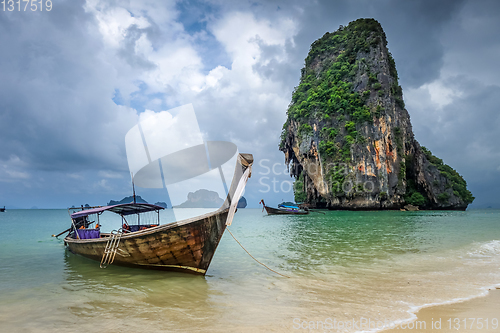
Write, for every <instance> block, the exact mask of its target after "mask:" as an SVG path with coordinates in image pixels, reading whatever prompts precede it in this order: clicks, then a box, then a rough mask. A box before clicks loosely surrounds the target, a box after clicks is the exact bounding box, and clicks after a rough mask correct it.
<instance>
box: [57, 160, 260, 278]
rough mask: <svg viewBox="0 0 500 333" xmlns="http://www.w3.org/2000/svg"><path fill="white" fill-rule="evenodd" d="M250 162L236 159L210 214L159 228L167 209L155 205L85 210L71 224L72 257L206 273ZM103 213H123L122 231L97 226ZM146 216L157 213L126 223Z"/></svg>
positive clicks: (69, 245) (67, 239)
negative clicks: (223, 192)
mask: <svg viewBox="0 0 500 333" xmlns="http://www.w3.org/2000/svg"><path fill="white" fill-rule="evenodd" d="M252 163H253V156H252V155H251V154H239V155H238V159H237V163H236V170H235V173H234V176H233V179H232V182H231V186H230V189H229V191H228V195H227V197H226V200H225V202H224V204H223V205H222V206H221V207H220V208H219V209H218V210H216V211H214V212H212V213H208V214H205V215H201V216H197V217H195V218H190V219H186V220H182V221H176V222H172V223H168V224H160V221H159V220H160V214H159V211H160V210H162V209H163V207H160V206H155V205H152V204H145V203H130V204H120V205H114V206H105V207H98V208H93V209H87V210H82V211H78V212H75V213H73V214H71V222H72V225H71V228H70V231H69V234H68V235H67V236H66V237H65V238H64V243H65V245H66V246H67V248H68V249H69V251H71V252H72V253H75V254H79V255H82V256H84V257H87V258H90V259H93V260H96V261H100V262H101V267H106V266H107V265H109V264H111V263H112V264H116V265H120V266H131V267H140V268H149V269H160V270H167V271H181V272H187V273H193V274H199V275H205V273H206V272H207V269H208V266H209V265H210V262H211V260H212V258H213V256H214V253H215V250H216V249H217V245H218V244H219V241H220V239H221V237H222V234H223V233H224V230H225V229H226V226H228V225H231V222H232V220H233V217H234V213H235V212H236V206H237V204H238V201H239V199H240V197H241V195H242V193H243V190H244V188H245V185H246V182H247V179H248V178H249V177H250V175H251V166H252ZM105 211H110V212H113V213H116V214H118V215H120V216H121V217H122V222H123V224H124V225H123V228H120V229H119V230H117V231H113V232H111V233H101V232H100V229H99V227H97V226H96V225H93V223H95V222H97V224H99V216H100V214H102V213H103V212H105ZM148 212H149V213H150V215H151V213H152V214H153V215H155V214H156V215H157V219H156V220H155V221H154V222H153V223H149V224H139V223H138V224H137V225H132V224H128V221H127V219H129V217H130V219H131V217H136V218H137V221H141V219H140V216H141V214H144V213H148ZM92 219H94V221H93V222H92V221H91V220H92ZM142 222H144V220H142ZM142 222H141V223H142ZM149 222H151V220H150V221H149ZM89 227H93V228H89ZM80 228H81V229H80ZM66 231H67V230H66Z"/></svg>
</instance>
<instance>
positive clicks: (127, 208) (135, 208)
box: [71, 203, 165, 219]
mask: <svg viewBox="0 0 500 333" xmlns="http://www.w3.org/2000/svg"><path fill="white" fill-rule="evenodd" d="M161 209H165V208H163V207H161V206H156V205H153V204H148V203H127V204H119V205H114V206H104V207H99V208H92V209H86V210H82V211H80V212H76V213H73V214H71V218H72V219H75V218H77V217H82V216H87V215H91V214H99V213H102V212H104V211H107V210H109V211H111V212H113V213H116V214H118V215H131V214H139V213H146V212H152V211H159V210H161Z"/></svg>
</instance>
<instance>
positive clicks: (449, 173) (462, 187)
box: [422, 147, 475, 204]
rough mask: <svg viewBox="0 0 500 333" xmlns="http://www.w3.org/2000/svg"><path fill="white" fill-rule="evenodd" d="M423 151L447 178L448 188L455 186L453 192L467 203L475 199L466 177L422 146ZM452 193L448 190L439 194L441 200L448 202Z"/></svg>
mask: <svg viewBox="0 0 500 333" xmlns="http://www.w3.org/2000/svg"><path fill="white" fill-rule="evenodd" d="M422 151H423V152H424V154H425V157H427V160H428V161H429V163H431V164H432V165H434V166H435V167H437V169H438V170H439V172H440V174H441V176H443V177H445V178H446V179H447V184H446V185H447V188H453V193H454V194H455V195H456V196H458V197H459V198H460V199H462V200H463V201H464V202H465V203H466V204H470V203H472V202H473V201H474V199H475V198H474V196H473V195H472V193H471V192H470V191H469V190H468V189H467V182H466V181H465V179H464V178H463V177H462V176H461V175H460V174H459V173H458V172H457V171H456V170H455V169H453V168H452V167H450V166H449V165H447V164H444V163H443V160H442V159H440V158H437V157H436V156H434V155H432V153H431V151H430V150H429V149H427V148H425V147H422ZM449 197H450V195H449V194H448V193H446V192H443V193H441V194H440V195H439V196H438V198H437V199H438V200H439V201H440V202H447V201H448V199H449Z"/></svg>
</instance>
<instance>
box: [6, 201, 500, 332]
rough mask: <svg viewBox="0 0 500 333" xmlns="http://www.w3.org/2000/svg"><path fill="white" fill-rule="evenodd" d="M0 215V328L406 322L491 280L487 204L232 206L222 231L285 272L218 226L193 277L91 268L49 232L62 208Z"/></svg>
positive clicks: (498, 231) (496, 276) (494, 258)
mask: <svg viewBox="0 0 500 333" xmlns="http://www.w3.org/2000/svg"><path fill="white" fill-rule="evenodd" d="M9 213H11V215H2V216H1V217H0V218H1V219H2V220H0V224H1V225H2V227H3V230H2V231H3V232H2V233H0V247H1V251H0V261H1V263H2V265H0V323H1V327H2V331H6V332H24V331H25V332H84V331H85V332H87V331H102V330H106V331H110V332H137V331H153V332H171V331H208V332H221V331H236V332H255V331H261V332H267V331H275V332H288V331H291V330H293V327H294V326H293V325H294V322H293V320H294V319H296V318H298V319H300V320H308V321H315V320H318V321H324V320H325V319H326V318H332V319H337V320H352V319H359V318H360V317H365V318H372V319H382V320H394V321H395V320H402V319H408V318H410V317H411V315H410V314H409V313H408V310H410V309H412V307H413V306H422V305H424V304H427V303H433V302H444V301H449V300H452V299H454V298H459V297H470V296H473V295H477V294H479V293H480V292H481V288H482V287H485V286H488V285H492V284H498V283H500V270H499V269H498V267H500V228H499V226H500V225H499V223H500V218H499V217H500V212H498V211H496V212H487V211H471V212H411V213H410V212H399V211H398V212H325V213H326V215H322V214H314V213H312V214H310V215H308V216H265V215H264V214H262V213H261V212H260V210H253V209H242V210H239V211H238V214H236V217H235V221H234V222H233V225H232V226H231V227H230V229H231V231H232V232H233V234H234V235H235V236H236V237H237V238H238V240H239V241H241V242H242V244H243V245H244V246H245V247H246V248H247V250H249V251H250V253H252V255H253V256H255V257H256V258H257V259H258V260H260V261H262V262H264V263H265V264H267V265H269V266H270V267H272V268H274V269H276V270H278V271H280V272H282V273H284V274H286V275H288V276H291V278H289V279H287V278H283V277H280V276H278V275H275V274H273V273H272V272H270V271H268V270H266V269H265V268H263V267H262V266H260V265H258V264H257V263H256V262H255V261H253V260H252V259H251V258H250V257H249V256H248V255H247V254H246V253H245V252H244V251H243V250H242V249H241V248H240V247H239V245H238V244H237V243H236V242H234V240H233V239H232V238H231V237H230V236H229V235H228V234H227V233H225V234H224V236H223V238H222V240H221V243H220V245H219V247H218V249H217V251H216V253H215V256H214V258H213V261H212V263H211V266H210V268H209V270H208V272H207V275H206V276H204V277H203V276H194V275H187V274H182V273H174V272H163V271H150V270H142V269H133V268H124V267H118V266H113V265H110V266H109V267H108V268H107V269H100V268H99V263H98V262H96V261H92V260H89V259H86V258H83V257H80V256H76V255H74V254H71V253H69V252H68V251H66V250H65V249H64V245H63V243H62V241H60V240H56V239H54V238H51V237H50V234H52V233H54V232H55V231H57V230H64V229H65V228H67V222H68V220H67V219H68V217H67V212H66V211H17V212H16V211H10V212H9ZM13 221H15V223H13ZM48 225H50V230H47V229H48V228H47V226H48ZM25 230H29V232H20V231H25ZM346 331H349V330H346ZM350 331H353V330H350Z"/></svg>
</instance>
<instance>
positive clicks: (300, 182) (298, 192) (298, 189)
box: [293, 172, 307, 202]
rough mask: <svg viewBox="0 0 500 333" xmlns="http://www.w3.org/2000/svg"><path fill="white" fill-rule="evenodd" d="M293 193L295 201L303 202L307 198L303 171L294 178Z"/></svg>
mask: <svg viewBox="0 0 500 333" xmlns="http://www.w3.org/2000/svg"><path fill="white" fill-rule="evenodd" d="M293 194H294V197H295V202H305V201H306V199H307V193H306V192H305V191H304V173H303V172H302V173H301V174H300V176H299V177H298V178H297V179H296V180H295V183H293Z"/></svg>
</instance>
